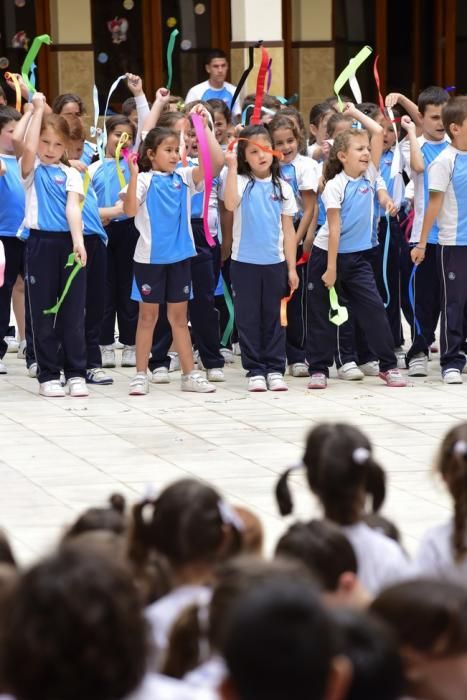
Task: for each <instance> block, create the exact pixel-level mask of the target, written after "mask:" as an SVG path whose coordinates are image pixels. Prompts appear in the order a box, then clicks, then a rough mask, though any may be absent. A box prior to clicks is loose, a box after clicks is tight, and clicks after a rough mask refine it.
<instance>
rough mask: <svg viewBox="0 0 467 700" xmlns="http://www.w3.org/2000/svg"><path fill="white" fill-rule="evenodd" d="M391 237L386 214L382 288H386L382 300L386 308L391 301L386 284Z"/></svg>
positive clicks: (389, 221)
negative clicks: (384, 296) (383, 299)
mask: <svg viewBox="0 0 467 700" xmlns="http://www.w3.org/2000/svg"><path fill="white" fill-rule="evenodd" d="M390 238H391V220H390V218H389V214H386V237H385V239H384V249H383V283H384V289H385V290H386V301H385V302H384V308H385V309H387V307H388V306H389V304H390V303H391V292H390V291H389V284H388V257H389V241H390Z"/></svg>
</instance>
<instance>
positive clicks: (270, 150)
mask: <svg viewBox="0 0 467 700" xmlns="http://www.w3.org/2000/svg"><path fill="white" fill-rule="evenodd" d="M238 141H247V142H248V143H249V144H250V145H251V146H256V147H257V148H260V149H261V150H262V151H264V152H265V153H270V154H271V155H272V156H275V157H276V158H277V159H278V160H284V154H283V153H281V152H280V151H275V150H274V149H273V148H268V147H267V146H262V145H261V144H260V143H258V142H257V141H252V140H251V139H246V138H244V137H243V136H240V137H239V138H238V139H234V140H233V141H231V142H230V143H229V145H228V146H227V150H228V151H233V148H234V146H235V144H236V143H238Z"/></svg>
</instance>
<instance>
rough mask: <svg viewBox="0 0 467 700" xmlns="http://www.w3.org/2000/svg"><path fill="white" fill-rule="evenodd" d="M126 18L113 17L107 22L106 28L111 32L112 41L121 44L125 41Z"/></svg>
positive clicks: (126, 30) (126, 31) (126, 32)
mask: <svg viewBox="0 0 467 700" xmlns="http://www.w3.org/2000/svg"><path fill="white" fill-rule="evenodd" d="M128 27H129V24H128V20H126V19H125V17H115V19H111V20H110V21H109V22H107V29H108V30H109V32H110V33H111V34H112V43H113V44H121V43H122V42H123V41H126V39H127V34H128Z"/></svg>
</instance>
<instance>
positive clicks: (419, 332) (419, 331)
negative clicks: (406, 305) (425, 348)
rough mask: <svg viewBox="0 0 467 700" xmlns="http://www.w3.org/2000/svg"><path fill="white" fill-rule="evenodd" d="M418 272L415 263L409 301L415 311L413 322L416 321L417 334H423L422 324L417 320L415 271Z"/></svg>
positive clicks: (411, 277)
mask: <svg viewBox="0 0 467 700" xmlns="http://www.w3.org/2000/svg"><path fill="white" fill-rule="evenodd" d="M416 272H417V265H414V266H413V268H412V273H411V275H410V279H409V302H410V306H411V307H412V311H413V322H414V326H415V331H416V333H417V335H421V334H422V330H421V328H420V324H419V322H418V321H417V317H416V315H415V273H416Z"/></svg>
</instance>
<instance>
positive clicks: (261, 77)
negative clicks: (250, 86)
mask: <svg viewBox="0 0 467 700" xmlns="http://www.w3.org/2000/svg"><path fill="white" fill-rule="evenodd" d="M268 66H269V54H268V52H267V51H266V49H265V48H264V46H262V47H261V65H260V67H259V71H258V79H257V81H256V97H255V108H254V110H253V116H252V117H251V119H250V124H261V107H262V106H263V100H264V83H265V80H266V73H267V72H268Z"/></svg>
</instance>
